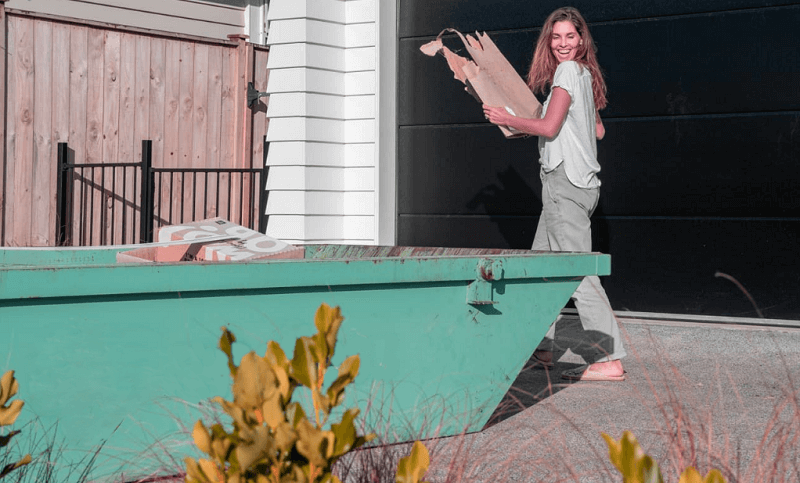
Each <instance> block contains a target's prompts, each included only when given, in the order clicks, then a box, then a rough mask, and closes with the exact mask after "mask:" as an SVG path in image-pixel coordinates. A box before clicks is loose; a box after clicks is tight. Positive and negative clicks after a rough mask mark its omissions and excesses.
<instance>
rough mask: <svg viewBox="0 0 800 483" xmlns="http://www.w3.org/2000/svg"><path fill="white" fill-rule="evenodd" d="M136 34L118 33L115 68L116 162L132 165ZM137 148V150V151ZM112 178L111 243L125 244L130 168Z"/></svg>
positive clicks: (128, 228)
mask: <svg viewBox="0 0 800 483" xmlns="http://www.w3.org/2000/svg"><path fill="white" fill-rule="evenodd" d="M138 37H139V36H138V35H134V34H130V33H122V37H121V39H120V65H119V125H118V129H117V131H118V134H117V137H118V139H119V142H118V145H119V155H118V160H119V162H120V163H133V162H135V161H136V159H135V153H136V151H137V148H136V143H135V140H134V139H135V132H134V126H135V122H136V107H137V103H136V94H137V93H136V71H137V70H138V69H139V66H138V65H137V64H136V47H137V38H138ZM139 149H141V148H139ZM115 171H116V175H115V177H114V185H115V190H114V195H113V196H114V215H115V216H114V231H113V232H112V238H113V241H112V243H125V242H126V241H129V237H130V231H131V227H133V226H134V224H133V223H132V221H131V217H130V215H131V214H132V213H130V206H131V204H132V203H135V198H134V196H132V193H131V191H130V189H131V188H132V187H133V182H132V179H131V178H132V176H131V175H132V174H133V172H134V171H133V169H131V168H127V167H120V168H117V169H116V170H115Z"/></svg>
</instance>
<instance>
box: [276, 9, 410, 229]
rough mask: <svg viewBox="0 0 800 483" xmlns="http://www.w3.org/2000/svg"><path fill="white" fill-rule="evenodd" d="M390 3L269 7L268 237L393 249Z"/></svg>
mask: <svg viewBox="0 0 800 483" xmlns="http://www.w3.org/2000/svg"><path fill="white" fill-rule="evenodd" d="M395 11H396V2H395V1H378V0H299V1H298V0H273V1H272V2H270V6H269V13H268V20H269V26H270V27H269V28H270V31H269V36H268V39H267V43H268V45H269V46H270V60H269V63H268V68H269V72H270V74H269V75H270V78H269V83H268V88H267V91H268V92H269V94H270V101H269V108H268V113H267V116H268V117H269V118H270V129H269V132H268V135H267V139H268V141H269V143H270V145H269V154H268V157H267V162H268V164H269V167H270V174H269V181H268V185H267V190H268V191H269V202H268V206H267V214H268V215H269V225H268V229H267V233H268V234H269V235H272V236H275V237H277V238H281V239H283V240H287V241H292V242H294V243H311V242H313V243H347V244H383V245H393V244H394V243H395V237H396V233H395V184H396V176H395V150H396V146H395V138H396V134H395V104H396V88H395V85H396V69H395V59H396V31H395V28H394V25H395V17H396V13H395Z"/></svg>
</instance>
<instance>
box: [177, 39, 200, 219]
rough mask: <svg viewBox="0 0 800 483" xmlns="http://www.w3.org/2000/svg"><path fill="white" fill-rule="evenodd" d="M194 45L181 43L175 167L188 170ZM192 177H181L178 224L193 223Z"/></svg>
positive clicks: (191, 121)
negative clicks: (177, 152)
mask: <svg viewBox="0 0 800 483" xmlns="http://www.w3.org/2000/svg"><path fill="white" fill-rule="evenodd" d="M194 50H195V49H194V44H193V43H191V42H181V45H180V52H181V69H180V107H179V109H180V114H179V118H178V151H179V154H178V159H177V164H175V165H173V167H181V168H188V167H190V166H192V151H193V150H192V135H193V129H192V124H193V122H194V102H195V98H194ZM193 195H194V192H193V183H192V176H191V175H185V176H181V180H180V194H179V195H177V197H176V198H173V199H177V200H179V201H178V203H177V204H178V206H176V210H177V211H176V216H177V220H178V223H183V222H186V221H193V220H192V219H191V218H192V213H191V210H192V196H193Z"/></svg>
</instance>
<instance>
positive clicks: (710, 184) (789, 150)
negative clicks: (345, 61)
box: [397, 0, 800, 319]
mask: <svg viewBox="0 0 800 483" xmlns="http://www.w3.org/2000/svg"><path fill="white" fill-rule="evenodd" d="M572 5H574V6H575V7H577V8H578V9H580V10H581V12H582V13H583V14H584V16H585V17H586V19H587V21H588V22H589V23H590V27H591V30H592V34H593V35H594V38H595V40H596V42H597V44H598V47H599V52H598V55H599V59H600V64H601V67H602V68H603V69H604V71H605V74H606V81H607V83H608V89H609V106H608V108H607V109H606V110H605V111H603V116H604V119H605V125H606V130H607V134H606V137H605V139H604V140H603V141H601V142H600V143H599V145H598V150H599V158H600V164H601V166H602V167H603V171H602V172H601V173H600V178H601V180H602V182H603V188H602V189H601V199H600V206H599V208H598V210H597V212H596V213H595V215H594V217H593V236H594V248H595V250H597V251H602V252H605V253H609V254H611V256H612V271H613V273H612V275H611V276H609V277H606V278H605V280H604V284H605V286H606V289H607V291H608V295H609V298H610V299H611V302H612V304H613V306H614V308H615V309H616V310H631V311H647V312H667V313H680V314H700V315H730V316H743V317H755V316H757V312H756V310H755V309H754V308H753V305H752V304H751V303H750V301H749V300H748V298H747V297H746V296H745V295H744V294H743V293H742V292H741V291H740V289H739V288H738V287H737V286H736V285H735V284H734V283H733V282H731V281H730V280H729V279H727V278H724V277H719V276H715V275H716V274H717V273H718V272H721V273H724V274H727V275H730V276H732V277H734V278H735V279H736V280H737V281H738V282H739V283H741V285H743V286H744V287H745V288H746V289H747V290H748V292H749V294H750V295H751V296H752V297H753V299H754V300H755V301H756V303H757V305H758V307H759V309H760V310H761V312H762V313H763V315H764V316H766V317H770V318H788V319H800V256H799V255H798V249H799V248H800V246H798V241H797V240H798V235H800V27H798V26H800V2H779V1H772V2H770V1H752V0H750V1H748V0H695V1H691V2H690V1H683V0H669V1H665V0H660V1H657V2H641V1H634V0H616V1H615V0H605V1H602V2H599V1H597V0H583V1H578V0H575V1H573V2H572ZM559 6H562V2H555V1H552V0H538V1H527V0H470V1H463V0H461V1H459V0H436V1H431V0H401V1H400V2H399V10H398V17H399V33H398V35H399V56H398V59H399V66H398V70H399V79H398V80H399V93H398V96H399V99H400V102H399V113H398V120H397V121H398V142H399V147H398V150H399V152H398V243H399V244H401V245H432V246H451V247H452V246H463V247H510V248H529V247H530V244H531V241H532V240H533V235H534V230H535V227H536V223H537V221H538V214H539V211H540V210H541V201H540V190H541V185H540V183H539V179H538V153H537V150H536V142H537V140H536V138H530V139H526V140H511V141H509V140H506V139H504V138H503V137H502V135H501V134H500V132H499V130H497V129H496V128H495V127H493V126H490V125H489V124H488V123H487V122H486V121H485V120H484V118H483V115H482V112H481V109H480V107H479V105H478V104H477V103H476V102H475V101H474V100H473V99H472V98H471V97H470V96H469V95H468V94H466V93H465V92H464V91H463V90H462V89H461V85H460V84H459V83H458V81H456V80H454V79H453V76H452V73H451V72H450V71H449V70H448V69H447V66H446V64H445V62H444V60H443V59H442V58H441V57H439V58H435V59H431V58H429V57H426V56H424V55H423V54H421V53H420V52H419V46H420V45H422V44H424V43H425V42H428V41H429V40H431V39H432V38H433V37H435V36H436V35H437V34H438V33H439V31H441V30H442V29H443V28H445V27H454V28H457V29H459V30H461V31H462V32H471V31H475V30H481V31H487V32H488V33H489V34H490V35H491V36H492V38H493V39H494V40H495V42H496V43H497V45H498V47H499V48H500V49H501V50H502V51H503V52H504V53H505V54H506V57H508V59H509V60H510V61H511V63H512V64H513V65H514V66H515V67H516V68H517V70H518V71H519V72H520V73H524V72H526V70H527V67H528V64H529V62H530V59H531V55H532V47H533V43H534V42H535V40H536V38H537V35H538V33H539V27H540V26H541V23H542V22H543V21H544V19H545V17H546V16H547V15H548V14H549V13H550V12H551V11H552V10H554V9H555V8H557V7H559ZM446 43H448V45H450V46H451V47H454V48H455V47H459V44H458V43H457V42H456V41H455V39H452V38H451V39H450V41H449V42H446Z"/></svg>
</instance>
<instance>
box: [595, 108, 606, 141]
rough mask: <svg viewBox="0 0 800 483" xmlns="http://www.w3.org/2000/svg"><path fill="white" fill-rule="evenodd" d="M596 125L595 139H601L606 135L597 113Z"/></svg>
mask: <svg viewBox="0 0 800 483" xmlns="http://www.w3.org/2000/svg"><path fill="white" fill-rule="evenodd" d="M596 123H597V124H596V127H597V139H603V137H604V136H605V135H606V127H605V126H603V120H602V119H600V113H599V112H598V113H597V121H596Z"/></svg>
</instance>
